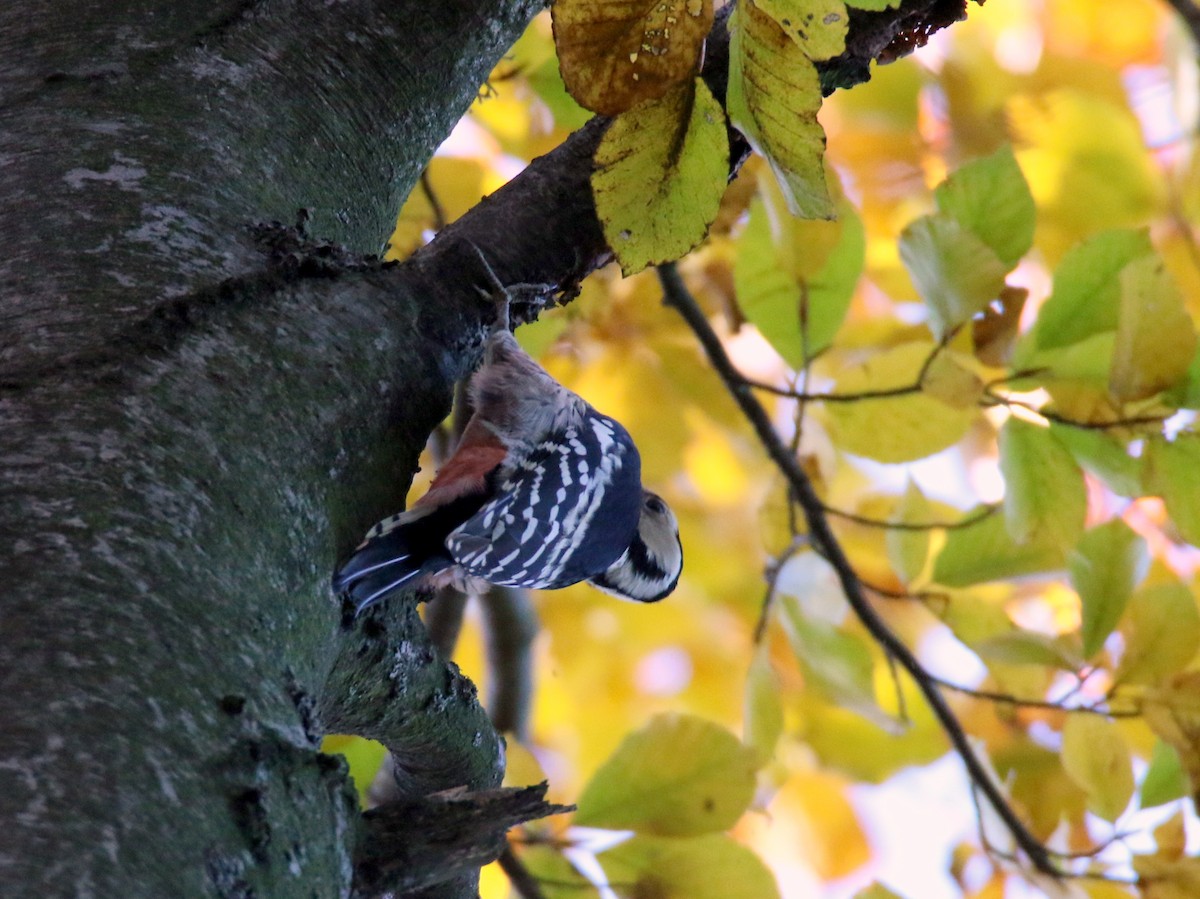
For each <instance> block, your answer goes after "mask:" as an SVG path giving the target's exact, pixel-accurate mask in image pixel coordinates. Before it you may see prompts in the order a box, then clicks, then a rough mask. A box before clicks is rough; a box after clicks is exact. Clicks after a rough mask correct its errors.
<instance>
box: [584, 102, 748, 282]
mask: <svg viewBox="0 0 1200 899" xmlns="http://www.w3.org/2000/svg"><path fill="white" fill-rule="evenodd" d="M728 171H729V146H728V141H727V138H726V134H725V119H724V114H723V113H722V112H721V106H720V104H719V103H717V101H716V100H715V99H713V95H712V93H711V92H710V91H709V90H708V87H707V86H706V85H705V84H704V82H703V81H701V80H699V79H696V80H695V81H694V82H689V83H687V84H684V85H680V86H679V87H677V88H676V89H675V90H673V91H671V92H670V93H669V94H667V95H666V96H665V97H663V98H662V99H659V100H650V101H647V102H645V103H643V104H641V105H639V106H637V107H634V108H633V109H631V110H629V111H628V112H626V113H624V114H623V115H620V116H618V117H617V118H616V119H615V120H614V121H613V123H612V125H611V126H610V127H609V129H608V131H606V132H605V134H604V137H603V138H602V139H601V141H600V146H599V148H598V149H597V150H596V170H595V172H594V173H593V175H592V189H593V191H594V193H595V196H596V212H597V214H598V215H599V217H600V222H601V224H602V225H603V226H604V235H605V238H606V239H607V240H608V243H609V246H611V247H612V250H613V252H614V253H616V255H617V259H618V260H619V261H620V263H621V270H622V271H623V272H624V273H625V274H626V275H631V274H633V273H634V272H638V271H641V270H642V269H643V268H645V267H646V266H648V265H654V264H656V263H661V262H668V261H670V260H674V259H678V258H679V257H680V256H683V255H684V254H685V253H687V252H688V250H690V249H692V247H694V246H695V245H696V244H698V243H699V242H700V241H701V240H703V239H704V235H705V233H706V232H707V231H708V226H709V225H710V224H712V221H713V219H714V218H716V216H717V210H718V209H719V208H720V204H721V194H722V193H723V192H724V190H725V182H726V178H727V176H728Z"/></svg>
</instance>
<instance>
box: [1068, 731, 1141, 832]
mask: <svg viewBox="0 0 1200 899" xmlns="http://www.w3.org/2000/svg"><path fill="white" fill-rule="evenodd" d="M1062 757H1063V768H1064V769H1065V770H1066V772H1067V774H1068V775H1069V776H1070V778H1071V779H1072V780H1073V781H1075V783H1077V784H1079V786H1081V787H1082V788H1083V789H1084V790H1085V791H1086V792H1087V794H1088V807H1089V808H1090V809H1091V810H1092V811H1093V812H1095V813H1096V814H1097V815H1099V816H1100V817H1101V818H1103V819H1104V820H1105V821H1116V820H1117V818H1119V817H1120V815H1121V813H1122V812H1123V811H1125V809H1126V807H1127V806H1128V805H1129V800H1130V799H1131V798H1132V797H1133V768H1132V766H1131V762H1130V756H1129V744H1128V743H1126V742H1125V738H1124V737H1123V736H1121V732H1120V731H1119V730H1117V726H1116V725H1115V724H1114V723H1113V722H1111V721H1108V720H1106V719H1104V718H1101V717H1099V716H1097V715H1078V714H1077V715H1070V716H1068V717H1067V723H1066V725H1065V726H1064V727H1063V751H1062Z"/></svg>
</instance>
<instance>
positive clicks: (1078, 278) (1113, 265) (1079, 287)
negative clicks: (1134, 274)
mask: <svg viewBox="0 0 1200 899" xmlns="http://www.w3.org/2000/svg"><path fill="white" fill-rule="evenodd" d="M1153 252H1154V250H1153V247H1151V245H1150V235H1149V233H1148V232H1147V231H1145V230H1138V231H1105V232H1102V233H1100V234H1097V235H1096V236H1095V237H1092V238H1089V239H1088V240H1086V241H1084V242H1083V243H1081V244H1079V245H1077V246H1075V247H1072V248H1071V249H1070V250H1069V251H1068V252H1067V254H1066V255H1065V256H1063V259H1062V262H1060V263H1059V265H1058V269H1057V270H1056V271H1055V272H1054V289H1053V291H1052V292H1051V294H1050V297H1049V299H1047V300H1046V302H1045V303H1044V304H1043V305H1042V308H1041V309H1040V310H1038V319H1037V324H1036V326H1035V327H1034V331H1033V334H1032V336H1033V337H1034V343H1035V345H1036V347H1037V348H1039V349H1051V348H1053V347H1065V346H1070V345H1071V344H1073V343H1079V342H1080V341H1081V340H1084V339H1085V338H1088V337H1091V336H1093V335H1096V334H1101V333H1104V332H1106V331H1115V330H1116V329H1117V318H1118V315H1119V310H1120V306H1121V287H1120V278H1119V275H1120V272H1121V269H1123V268H1125V266H1126V265H1128V264H1129V263H1130V262H1132V261H1134V260H1135V259H1137V258H1139V257H1142V256H1146V255H1148V254H1150V253H1153ZM1021 367H1025V366H1024V364H1023V363H1021Z"/></svg>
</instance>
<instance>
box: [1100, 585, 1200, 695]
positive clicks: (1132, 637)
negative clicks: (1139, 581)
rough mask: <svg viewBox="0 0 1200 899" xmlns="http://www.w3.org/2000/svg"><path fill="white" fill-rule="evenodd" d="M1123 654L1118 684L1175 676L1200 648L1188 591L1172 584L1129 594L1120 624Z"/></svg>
mask: <svg viewBox="0 0 1200 899" xmlns="http://www.w3.org/2000/svg"><path fill="white" fill-rule="evenodd" d="M1121 632H1122V633H1123V634H1124V635H1125V652H1124V653H1123V654H1122V655H1121V665H1120V667H1119V668H1118V669H1117V673H1116V680H1117V681H1118V682H1119V683H1135V684H1137V683H1155V682H1157V681H1158V680H1160V679H1161V678H1163V677H1167V676H1170V675H1172V674H1175V673H1176V672H1178V671H1179V670H1180V669H1182V668H1183V667H1184V666H1185V665H1187V664H1188V663H1189V662H1190V661H1191V660H1192V659H1193V658H1195V656H1196V650H1197V649H1200V612H1198V611H1197V609H1196V598H1195V597H1194V596H1192V591H1191V590H1189V589H1188V588H1187V587H1185V586H1184V585H1183V584H1181V583H1179V582H1178V581H1175V580H1174V578H1173V577H1172V582H1169V583H1162V584H1152V585H1149V586H1145V587H1143V588H1142V589H1141V590H1138V591H1137V592H1136V593H1134V594H1133V597H1132V598H1131V599H1130V601H1129V606H1128V608H1127V609H1126V613H1125V620H1124V622H1123V623H1122V625H1121Z"/></svg>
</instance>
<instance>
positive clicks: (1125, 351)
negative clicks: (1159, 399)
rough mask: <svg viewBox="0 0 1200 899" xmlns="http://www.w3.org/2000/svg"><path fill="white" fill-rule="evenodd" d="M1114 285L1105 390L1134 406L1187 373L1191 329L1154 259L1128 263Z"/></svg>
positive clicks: (1169, 280) (1193, 332) (1164, 271)
mask: <svg viewBox="0 0 1200 899" xmlns="http://www.w3.org/2000/svg"><path fill="white" fill-rule="evenodd" d="M1118 279H1119V281H1120V286H1121V307H1120V314H1119V317H1118V320H1117V342H1116V345H1115V346H1114V348H1113V363H1112V375H1111V376H1110V380H1109V384H1110V386H1111V388H1112V392H1113V395H1114V396H1115V397H1117V398H1118V399H1121V400H1137V399H1142V398H1144V397H1148V396H1153V395H1154V394H1156V393H1158V392H1159V391H1161V390H1165V389H1167V388H1168V387H1171V386H1172V385H1173V384H1175V383H1176V382H1177V381H1179V380H1180V379H1181V378H1182V377H1183V376H1184V375H1185V374H1186V373H1187V370H1188V366H1189V365H1190V364H1191V362H1192V358H1193V356H1195V354H1196V329H1195V328H1194V327H1193V326H1192V319H1191V316H1189V315H1188V313H1187V310H1186V309H1185V308H1184V303H1183V296H1182V295H1181V294H1180V292H1179V288H1178V287H1176V285H1175V281H1174V279H1172V278H1171V275H1170V273H1169V272H1168V271H1167V269H1166V266H1165V265H1163V262H1162V260H1161V259H1160V258H1159V257H1158V256H1143V257H1140V258H1138V259H1136V260H1134V261H1132V262H1130V263H1129V264H1128V265H1127V266H1125V268H1123V269H1122V270H1121V273H1120V275H1119V276H1118Z"/></svg>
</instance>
